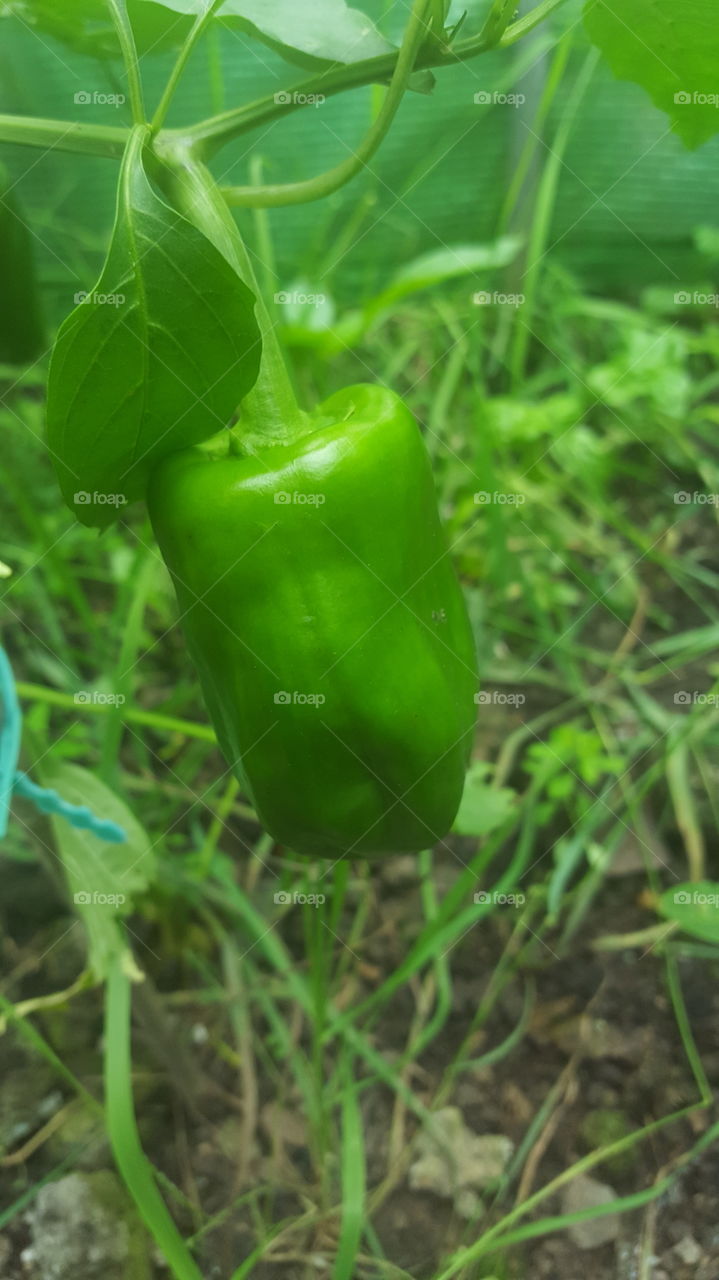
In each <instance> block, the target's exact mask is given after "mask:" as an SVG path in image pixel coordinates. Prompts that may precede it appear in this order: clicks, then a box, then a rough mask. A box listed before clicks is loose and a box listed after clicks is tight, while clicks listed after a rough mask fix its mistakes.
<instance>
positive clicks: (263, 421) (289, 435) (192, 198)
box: [163, 150, 307, 449]
mask: <svg viewBox="0 0 719 1280" xmlns="http://www.w3.org/2000/svg"><path fill="white" fill-rule="evenodd" d="M163 159H164V160H165V164H166V168H165V169H164V171H163V180H164V182H165V185H167V186H169V187H170V188H171V191H172V196H173V199H174V201H175V203H176V204H177V207H178V208H179V209H180V211H181V212H182V213H184V215H185V217H187V218H188V219H189V221H190V222H192V223H193V224H194V225H195V226H196V227H198V228H199V229H200V230H201V231H203V232H204V234H205V235H206V236H207V238H208V239H209V240H211V241H212V243H213V244H214V245H215V247H216V248H217V249H219V251H220V253H222V254H223V255H224V257H225V258H227V261H228V262H229V263H231V265H232V266H233V267H234V268H235V270H236V271H237V274H238V275H239V276H240V277H241V278H242V279H243V280H244V281H245V284H247V285H249V287H250V288H251V289H252V291H253V293H254V294H255V297H256V304H255V314H256V316H257V321H258V324H259V327H260V333H261V335H262V361H261V364H260V373H259V376H258V379H257V382H256V383H255V385H254V387H253V389H252V391H251V392H250V393H249V395H248V396H246V397H245V399H244V400H243V402H242V429H241V439H242V444H243V446H245V447H246V448H249V449H253V448H254V447H258V448H259V447H261V446H262V444H265V445H267V444H272V443H287V442H288V441H290V440H292V439H294V438H295V437H296V436H297V435H300V434H302V433H303V432H304V431H305V430H306V429H307V415H306V414H304V413H303V412H302V410H301V409H300V407H299V405H298V403H297V399H296V397H295V393H294V391H293V388H292V383H291V381H290V377H289V374H288V372H287V366H286V365H285V362H284V358H283V355H282V351H281V348H280V344H279V342H278V340H277V334H276V332H275V325H274V323H273V321H272V318H271V316H270V314H269V311H268V310H267V307H266V305H265V302H264V299H263V297H262V294H261V292H260V289H259V286H258V284H257V280H256V278H255V273H254V270H253V267H252V262H251V259H250V256H249V254H248V252H247V249H246V247H245V243H244V240H243V239H242V236H241V235H240V232H239V228H238V226H237V224H236V222H235V220H234V218H233V216H232V213H231V212H230V210H229V209H228V207H227V205H226V203H225V201H224V200H223V198H222V195H221V194H220V190H219V187H218V186H217V184H216V182H215V180H214V178H213V177H212V174H211V173H210V172H209V170H208V169H207V168H206V167H205V165H204V164H201V163H200V162H199V161H197V160H195V159H193V158H192V156H191V155H190V153H189V152H188V151H187V150H185V151H179V152H178V151H173V152H170V153H168V152H165V153H164V155H163Z"/></svg>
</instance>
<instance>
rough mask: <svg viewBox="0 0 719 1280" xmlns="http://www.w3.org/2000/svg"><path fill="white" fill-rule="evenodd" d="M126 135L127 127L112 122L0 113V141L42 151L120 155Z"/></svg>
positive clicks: (125, 144) (123, 149)
mask: <svg viewBox="0 0 719 1280" xmlns="http://www.w3.org/2000/svg"><path fill="white" fill-rule="evenodd" d="M128 137H129V130H128V129H122V128H116V127H115V126H114V125H104V124H79V123H77V122H75V121H72V120H42V119H39V118H38V119H36V118H35V117H34V116H8V115H0V142H18V143H20V144H21V145H22V146H25V147H39V148H41V150H43V151H72V152H74V153H75V154H76V155H88V156H118V157H121V156H122V155H124V152H125V147H126V146H127V139H128Z"/></svg>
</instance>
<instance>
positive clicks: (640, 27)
mask: <svg viewBox="0 0 719 1280" xmlns="http://www.w3.org/2000/svg"><path fill="white" fill-rule="evenodd" d="M717 16H718V15H717V6H716V0H682V3H681V4H677V2H676V0H587V3H586V5H585V9H584V23H585V26H586V29H587V31H588V33H589V37H590V39H591V40H592V41H593V42H594V44H596V45H597V46H598V47H599V49H600V50H601V52H602V53H603V54H604V57H605V58H606V59H607V62H608V63H609V65H610V67H611V68H612V70H613V72H614V74H615V75H616V76H617V77H618V78H619V79H620V80H632V81H633V82H634V83H635V84H638V85H641V87H642V89H644V90H645V91H646V92H647V93H648V94H649V96H650V98H651V99H652V101H653V102H654V103H656V105H657V106H658V107H660V108H661V110H662V111H666V112H667V114H668V116H669V118H670V120H671V127H672V129H673V130H674V131H675V132H676V133H678V134H679V136H680V137H681V139H682V141H683V142H684V143H685V145H686V146H687V147H691V148H693V147H698V146H699V145H700V144H701V143H702V142H706V141H707V139H708V138H711V137H713V136H714V134H715V133H719V110H718V109H717V108H718V107H719V77H718V76H717V66H718V65H719V21H717Z"/></svg>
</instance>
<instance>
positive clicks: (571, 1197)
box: [562, 1174, 619, 1249]
mask: <svg viewBox="0 0 719 1280" xmlns="http://www.w3.org/2000/svg"><path fill="white" fill-rule="evenodd" d="M616 1198H617V1197H616V1193H615V1192H614V1191H613V1189H612V1188H611V1187H610V1186H608V1185H607V1183H606V1182H597V1180H596V1179H595V1178H586V1177H583V1176H582V1175H581V1174H580V1176H579V1177H578V1178H574V1180H573V1181H572V1182H570V1183H569V1186H568V1187H566V1188H565V1189H564V1193H563V1195H562V1213H584V1212H587V1211H588V1210H591V1209H598V1208H599V1207H600V1205H605V1204H611V1202H612V1201H613V1200H616ZM567 1230H568V1234H569V1236H570V1238H571V1239H572V1240H573V1241H574V1243H575V1244H576V1246H577V1248H578V1249H598V1248H599V1247H600V1246H601V1245H603V1244H609V1242H610V1241H612V1240H616V1238H617V1236H618V1235H619V1214H618V1213H610V1214H606V1215H605V1216H604V1217H602V1218H589V1219H587V1221H586V1222H575V1223H573V1225H572V1226H571V1227H568V1229H567Z"/></svg>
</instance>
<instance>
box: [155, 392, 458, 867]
mask: <svg viewBox="0 0 719 1280" xmlns="http://www.w3.org/2000/svg"><path fill="white" fill-rule="evenodd" d="M240 447H241V442H240ZM251 447H252V450H253V451H252V453H248V454H246V455H238V454H236V453H235V454H233V453H229V454H228V453H227V451H226V446H225V452H224V454H223V456H221V457H217V456H212V455H211V454H210V453H208V452H207V451H206V450H203V449H202V448H194V449H187V450H183V451H181V452H178V453H175V454H170V455H169V456H168V457H167V458H165V459H164V460H163V461H161V462H160V463H159V464H158V466H157V468H156V469H155V471H154V473H153V475H152V477H151V481H150V490H149V494H148V502H149V509H150V515H151V519H152V523H153V526H154V529H155V534H156V536H157V539H158V542H159V544H160V549H161V551H162V554H163V556H164V558H165V560H166V562H167V564H168V566H169V568H170V570H171V573H172V576H173V579H174V583H175V589H176V592H177V598H178V602H179V606H180V611H181V618H182V626H183V629H184V632H185V635H186V637H187V642H188V645H189V649H190V653H191V655H192V658H193V660H194V663H195V666H196V668H197V671H198V673H199V676H200V681H201V683H202V688H203V691H204V695H205V700H206V702H207V705H208V708H209V711H210V714H211V716H212V720H213V722H214V725H215V729H216V731H217V736H218V739H219V742H220V746H221V748H222V750H223V753H224V755H225V757H226V759H227V761H228V763H229V764H230V765H231V767H232V768H233V769H235V770H236V772H237V775H238V777H239V778H240V780H241V782H242V784H243V787H244V788H245V790H246V792H247V794H248V795H249V797H250V798H251V800H252V802H253V804H254V806H255V809H256V812H257V814H258V817H259V819H260V821H261V822H262V823H263V824H264V826H265V827H266V829H267V830H268V831H269V832H270V833H271V835H272V836H273V837H274V838H275V840H276V841H278V842H279V843H280V844H282V845H286V846H288V847H290V848H291V849H294V850H296V851H298V852H300V853H305V854H310V855H313V856H324V857H328V858H335V857H342V856H344V855H349V856H351V855H363V856H367V855H374V854H382V853H390V852H395V851H413V850H419V849H422V848H426V847H428V846H430V845H432V844H434V843H436V841H437V840H439V839H441V838H442V837H443V836H444V835H445V834H446V832H447V830H448V829H449V827H450V826H451V823H452V821H453V819H454V817H455V814H456V811H457V808H458V805H459V801H460V797H461V793H462V786H463V780H464V773H465V769H466V765H467V761H468V758H469V753H470V749H471V744H472V735H473V726H474V719H475V703H474V694H475V691H476V687H477V676H476V664H475V651H474V641H473V637H472V631H471V628H470V624H469V619H468V617H467V612H466V609H465V604H464V600H463V597H462V592H461V589H460V587H459V584H458V582H457V579H456V577H455V574H454V571H453V568H452V565H451V562H450V559H449V555H448V552H447V546H446V542H445V537H444V534H443V530H442V528H441V525H440V521H439V515H438V512H437V503H436V496H435V490H434V482H433V477H432V471H431V465H430V461H429V457H428V455H427V452H426V449H425V446H424V443H423V440H422V437H421V435H420V432H419V430H418V428H417V425H416V423H415V421H414V419H413V418H412V416H411V414H410V413H409V411H408V409H407V408H406V407H405V406H404V404H403V403H402V401H401V400H399V399H398V398H397V396H395V395H394V394H393V393H392V392H391V391H388V390H386V389H385V388H383V387H379V386H356V387H350V388H348V389H346V390H344V391H341V392H339V393H338V394H336V395H334V396H332V397H331V398H330V399H329V400H327V401H326V402H325V404H324V405H322V406H321V408H320V409H319V411H318V413H317V414H315V415H314V416H313V417H312V418H311V419H309V420H308V421H307V422H306V427H305V430H304V432H303V433H301V434H299V435H298V436H297V437H296V438H294V439H292V440H290V441H289V442H288V443H285V444H277V443H272V444H271V445H269V446H268V447H264V446H263V445H262V444H261V443H260V444H259V445H258V444H257V442H256V441H255V442H254V443H253V445H252V446H251Z"/></svg>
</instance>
